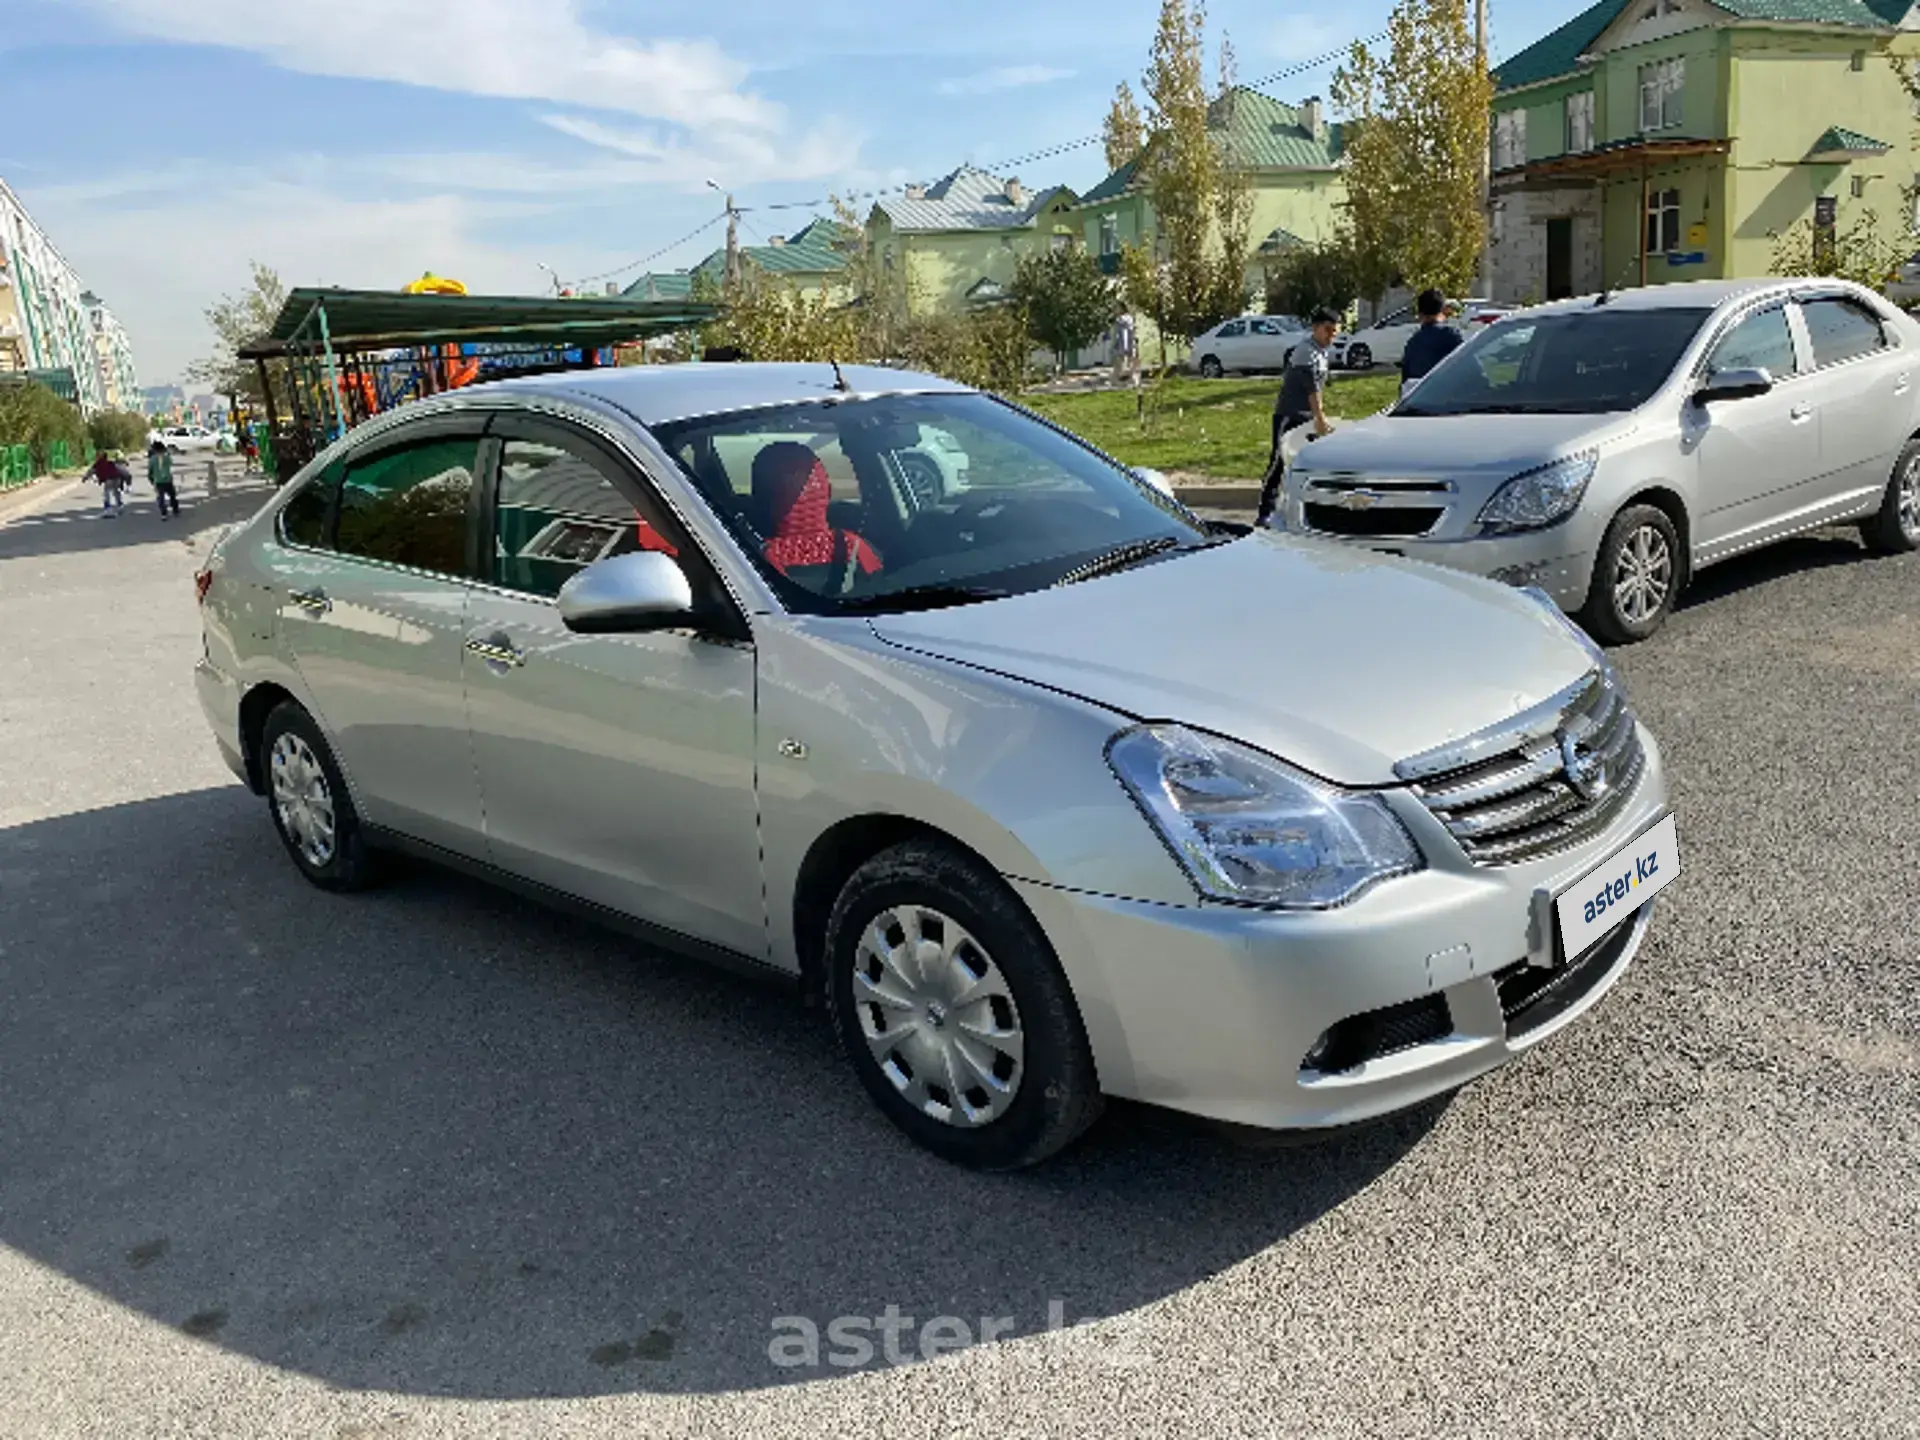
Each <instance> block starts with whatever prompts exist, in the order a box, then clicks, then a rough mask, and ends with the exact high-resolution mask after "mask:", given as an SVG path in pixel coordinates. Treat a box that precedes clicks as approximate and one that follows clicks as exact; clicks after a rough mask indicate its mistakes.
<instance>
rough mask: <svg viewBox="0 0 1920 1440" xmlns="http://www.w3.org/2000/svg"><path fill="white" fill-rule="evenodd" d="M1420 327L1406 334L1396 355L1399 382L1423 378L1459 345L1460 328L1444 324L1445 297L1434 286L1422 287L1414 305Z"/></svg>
mask: <svg viewBox="0 0 1920 1440" xmlns="http://www.w3.org/2000/svg"><path fill="white" fill-rule="evenodd" d="M1416 308H1418V310H1419V312H1420V328H1419V329H1418V330H1416V331H1414V332H1413V334H1412V335H1410V336H1408V337H1407V348H1406V349H1405V350H1404V351H1403V352H1401V355H1400V383H1401V384H1402V385H1405V384H1406V383H1407V382H1408V381H1409V380H1423V379H1425V378H1426V376H1427V373H1428V372H1429V371H1431V370H1432V369H1433V367H1434V366H1436V365H1438V364H1439V363H1440V362H1441V361H1442V360H1444V359H1446V358H1447V356H1449V355H1451V354H1452V353H1453V352H1454V351H1456V350H1458V349H1459V348H1460V346H1461V343H1462V342H1461V338H1460V332H1459V331H1458V330H1456V329H1454V328H1453V327H1452V326H1451V325H1448V324H1445V323H1444V321H1445V317H1446V313H1447V300H1446V297H1445V296H1444V295H1442V294H1441V293H1440V292H1439V291H1438V290H1422V291H1421V292H1420V299H1419V301H1418V303H1417V307H1416Z"/></svg>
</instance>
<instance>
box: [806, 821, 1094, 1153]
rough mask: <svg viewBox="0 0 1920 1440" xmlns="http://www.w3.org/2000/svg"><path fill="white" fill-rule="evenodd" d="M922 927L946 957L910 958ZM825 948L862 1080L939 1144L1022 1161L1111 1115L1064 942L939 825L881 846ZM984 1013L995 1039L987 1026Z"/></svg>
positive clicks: (847, 1042)
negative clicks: (928, 836) (937, 834)
mask: <svg viewBox="0 0 1920 1440" xmlns="http://www.w3.org/2000/svg"><path fill="white" fill-rule="evenodd" d="M915 939H918V940H919V941H920V942H921V944H922V945H925V944H928V943H933V944H937V945H939V946H940V947H941V949H940V950H939V951H936V952H934V957H932V958H939V957H940V956H944V957H946V958H945V963H943V964H941V965H939V966H938V967H937V968H935V969H933V970H931V971H929V970H926V969H925V968H923V966H924V959H925V958H926V957H924V956H913V957H911V958H910V957H909V955H908V954H907V953H905V952H906V951H907V949H908V946H909V945H910V944H912V942H913V941H914V940H915ZM876 942H878V943H876ZM883 952H884V953H883ZM826 957H827V986H828V993H829V1003H830V1005H831V1007H832V1010H833V1018H834V1027H835V1030H836V1031H837V1032H838V1034H839V1037H840V1042H841V1045H842V1047H843V1048H844V1049H845V1050H846V1053H847V1056H848V1058H849V1060H850V1061H851V1062H852V1065H853V1068H854V1071H855V1073H857V1074H858V1075H859V1077H860V1083H861V1084H862V1085H864V1086H865V1087H866V1090H867V1093H868V1094H869V1095H870V1096H872V1097H873V1101H874V1103H875V1104H876V1105H878V1106H879V1107H880V1109H881V1111H882V1112H883V1113H884V1114H885V1115H886V1117H887V1118H888V1119H889V1120H891V1121H892V1122H893V1123H894V1124H895V1125H896V1126H898V1127H899V1128H900V1129H901V1130H903V1131H905V1132H906V1133H907V1135H908V1136H910V1137H911V1138H912V1139H914V1140H916V1141H918V1142H919V1143H920V1144H921V1145H923V1146H925V1147H926V1148H927V1149H929V1150H931V1151H933V1152H934V1154H936V1155H939V1156H941V1157H942V1158H943V1159H946V1160H950V1161H953V1162H954V1163H956V1164H960V1165H966V1166H970V1167H972V1168H974V1169H979V1170H1017V1169H1020V1168H1022V1167H1024V1166H1028V1165H1033V1164H1037V1163H1038V1162H1039V1161H1042V1160H1044V1159H1046V1158H1047V1157H1048V1156H1050V1155H1053V1154H1055V1153H1057V1152H1058V1151H1059V1150H1061V1149H1063V1148H1064V1147H1065V1146H1067V1145H1069V1144H1071V1143H1072V1142H1073V1141H1074V1140H1075V1139H1076V1138H1078V1137H1079V1136H1080V1135H1081V1134H1082V1133H1083V1132H1084V1131H1085V1130H1086V1129H1087V1127H1088V1126H1089V1125H1091V1124H1092V1123H1093V1122H1094V1121H1095V1120H1096V1119H1097V1118H1099V1115H1100V1110H1101V1105H1102V1100H1101V1095H1100V1087H1099V1082H1098V1079H1097V1077H1096V1075H1095V1073H1094V1066H1093V1052H1092V1050H1091V1049H1090V1048H1089V1047H1088V1045H1087V1037H1086V1031H1085V1029H1084V1028H1083V1027H1082V1025H1081V1023H1080V1012H1079V1010H1078V1009H1077V1008H1076V1007H1075V1005H1074V1002H1073V994H1072V991H1071V990H1070V988H1069V987H1068V985H1067V978H1066V975H1065V974H1064V973H1063V972H1062V971H1061V969H1060V963H1059V961H1058V960H1056V959H1055V958H1054V954H1053V947H1052V946H1051V945H1050V944H1049V943H1048V942H1047V937H1046V935H1045V934H1044V933H1043V932H1042V931H1041V929H1040V927H1039V925H1038V924H1037V923H1036V922H1035V920H1034V918H1033V917H1032V916H1031V915H1030V914H1028V913H1027V910H1026V907H1025V906H1023V905H1022V904H1021V903H1020V902H1019V900H1018V899H1017V898H1016V897H1015V896H1014V894H1013V893H1012V892H1011V891H1010V890H1008V889H1007V887H1006V884H1005V883H1004V882H1003V881H1002V880H1001V879H1000V877H999V876H998V875H996V874H994V873H993V871H992V870H990V869H989V868H987V867H986V866H985V865H983V864H981V863H980V861H978V860H977V859H975V858H973V857H972V856H970V855H967V854H965V853H963V852H961V851H959V850H958V849H956V848H954V847H952V846H949V845H946V844H942V843H940V842H938V841H932V840H910V841H907V842H905V843H903V844H899V845H895V846H893V847H892V848H891V849H888V850H884V851H882V852H881V853H880V854H878V855H876V856H874V857H873V858H872V859H871V860H869V861H867V863H866V864H864V865H862V866H861V867H860V868H859V869H858V870H857V871H855V872H854V874H853V876H852V878H851V879H849V880H848V881H847V883H846V886H845V887H844V888H843V889H842V890H841V892H840V898H839V899H838V900H837V901H836V902H835V904H834V907H833V914H832V917H831V918H830V919H829V920H828V922H827V949H826ZM882 995H885V996H890V997H891V1001H890V1002H883V1001H881V1000H879V999H876V998H874V997H876V996H882ZM968 996H971V997H972V998H967V997H968ZM963 1012H965V1013H970V1020H968V1021H963V1020H962V1018H961V1016H962V1014H963ZM963 1027H964V1029H966V1030H967V1031H968V1032H970V1033H969V1035H968V1040H969V1042H970V1043H969V1044H967V1045H966V1046H965V1047H964V1048H963V1047H962V1046H961V1045H960V1044H958V1043H957V1040H956V1037H957V1036H958V1035H959V1033H960V1031H961V1029H962V1028H963ZM986 1028H990V1029H991V1030H992V1031H994V1032H996V1035H995V1039H994V1040H991V1041H987V1040H982V1039H981V1038H980V1035H981V1031H982V1029H986ZM969 1056H971V1057H972V1060H973V1064H972V1065H971V1066H969V1065H968V1063H967V1061H968V1057H969ZM955 1067H959V1068H955ZM968 1081H971V1082H972V1084H971V1086H970V1087H969V1088H966V1089H959V1088H958V1087H959V1086H960V1085H961V1084H962V1083H964V1082H968Z"/></svg>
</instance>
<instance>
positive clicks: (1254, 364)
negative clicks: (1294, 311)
mask: <svg viewBox="0 0 1920 1440" xmlns="http://www.w3.org/2000/svg"><path fill="white" fill-rule="evenodd" d="M1306 333H1307V327H1306V326H1305V325H1303V324H1301V323H1300V321H1299V320H1297V319H1296V318H1294V317H1293V316H1291V315H1242V316H1240V317H1239V318H1238V319H1236V320H1222V321H1221V322H1220V323H1219V324H1218V325H1216V326H1214V327H1213V328H1212V329H1211V330H1208V331H1205V332H1204V333H1202V334H1200V335H1198V336H1196V337H1195V338H1194V342H1193V351H1192V354H1191V356H1190V357H1189V359H1188V362H1187V363H1188V365H1189V367H1190V368H1192V369H1194V370H1197V371H1199V372H1200V374H1202V375H1205V376H1206V377H1207V378H1208V379H1210V380H1212V379H1217V378H1218V377H1219V376H1222V375H1225V374H1227V373H1228V372H1229V371H1234V370H1239V371H1251V370H1281V369H1284V368H1285V367H1286V363H1287V355H1288V352H1290V351H1291V350H1292V349H1293V347H1294V346H1295V345H1297V344H1299V343H1300V340H1301V338H1302V337H1303V336H1305V335H1306Z"/></svg>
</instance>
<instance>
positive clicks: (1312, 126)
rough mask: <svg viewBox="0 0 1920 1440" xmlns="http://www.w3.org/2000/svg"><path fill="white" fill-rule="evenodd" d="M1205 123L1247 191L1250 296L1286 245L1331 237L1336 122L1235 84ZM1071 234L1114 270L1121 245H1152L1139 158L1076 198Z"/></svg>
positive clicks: (1338, 196) (1337, 196)
mask: <svg viewBox="0 0 1920 1440" xmlns="http://www.w3.org/2000/svg"><path fill="white" fill-rule="evenodd" d="M1207 127H1208V129H1209V130H1210V131H1211V132H1212V133H1213V134H1214V135H1215V136H1216V138H1217V139H1218V141H1219V143H1220V147H1221V153H1222V154H1223V156H1224V157H1225V159H1226V162H1227V163H1228V164H1229V165H1231V166H1233V167H1234V168H1235V169H1237V170H1238V171H1239V172H1240V173H1241V174H1243V175H1244V176H1245V177H1246V179H1247V181H1248V184H1249V185H1250V186H1251V189H1252V192H1253V216H1252V223H1251V225H1250V227H1249V233H1250V235H1251V236H1252V238H1253V240H1254V244H1255V252H1254V256H1253V261H1252V263H1251V264H1250V265H1249V266H1248V270H1247V285H1248V289H1249V292H1250V293H1254V294H1257V293H1258V292H1259V290H1260V288H1261V284H1262V277H1261V263H1260V262H1261V261H1262V260H1263V259H1264V258H1266V257H1267V256H1270V255H1272V254H1274V253H1276V252H1278V251H1280V250H1283V249H1285V248H1287V247H1288V246H1290V245H1295V244H1299V243H1301V242H1303V241H1304V242H1307V243H1317V242H1319V241H1322V240H1327V239H1331V238H1332V236H1333V233H1334V227H1335V222H1336V220H1337V218H1338V214H1339V208H1340V206H1341V205H1342V204H1343V203H1344V201H1345V198H1346V187H1345V185H1344V184H1343V183H1342V181H1341V178H1340V170H1339V163H1340V148H1341V146H1340V139H1341V134H1340V132H1341V127H1340V126H1339V125H1337V124H1330V123H1328V121H1327V119H1326V114H1325V111H1324V109H1323V107H1322V106H1321V103H1320V101H1319V99H1318V98H1314V99H1309V100H1305V101H1302V102H1301V103H1300V104H1299V105H1287V104H1284V103H1282V102H1281V101H1279V100H1276V99H1274V98H1273V97H1272V96H1271V95H1264V94H1262V93H1261V92H1260V91H1258V90H1250V89H1248V88H1246V87H1245V86H1238V87H1236V88H1234V89H1233V90H1230V91H1228V92H1227V94H1226V95H1224V96H1222V97H1221V98H1220V99H1218V100H1215V101H1214V102H1213V104H1212V106H1211V107H1210V108H1209V109H1208V112H1207ZM1076 217H1077V219H1078V222H1079V223H1078V226H1077V227H1076V228H1077V231H1078V233H1079V234H1080V236H1081V237H1082V238H1083V239H1084V240H1085V242H1086V245H1087V248H1088V250H1090V251H1091V252H1092V253H1093V254H1095V255H1098V256H1099V257H1100V259H1101V264H1102V265H1103V266H1104V267H1105V268H1106V269H1107V270H1108V271H1109V272H1112V271H1116V270H1118V268H1119V263H1120V250H1121V247H1122V246H1126V245H1147V246H1151V245H1152V243H1153V240H1154V238H1155V226H1154V216H1153V203H1152V202H1151V201H1150V200H1149V199H1148V198H1147V195H1146V189H1145V184H1144V179H1143V177H1142V175H1141V173H1140V161H1139V160H1137V159H1136V160H1131V161H1129V162H1127V163H1126V164H1125V165H1122V166H1121V167H1120V168H1119V169H1118V170H1115V171H1114V172H1113V173H1112V174H1110V175H1108V176H1107V178H1106V179H1104V180H1102V181H1101V182H1100V183H1099V184H1098V185H1096V186H1094V187H1093V189H1091V190H1089V191H1088V192H1087V193H1086V194H1085V195H1084V196H1082V197H1081V200H1080V204H1079V206H1078V207H1077V210H1076Z"/></svg>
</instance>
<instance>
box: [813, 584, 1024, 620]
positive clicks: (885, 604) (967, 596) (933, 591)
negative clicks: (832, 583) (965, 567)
mask: <svg viewBox="0 0 1920 1440" xmlns="http://www.w3.org/2000/svg"><path fill="white" fill-rule="evenodd" d="M1011 594H1013V592H1012V591H1011V590H1000V589H996V588H995V587H993V586H991V585H946V584H929V585H908V586H906V587H905V588H904V589H900V590H884V591H881V592H880V593H879V594H877V595H834V596H827V597H824V598H827V599H831V600H834V601H836V602H838V612H839V613H840V614H843V615H867V614H877V613H885V612H888V611H898V610H942V609H945V608H946V607H947V606H949V605H974V604H978V603H979V602H980V601H982V600H1004V599H1006V598H1007V597H1008V596H1009V595H1011Z"/></svg>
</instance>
